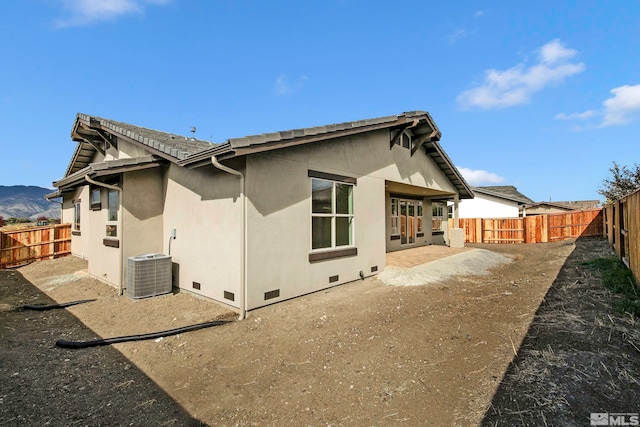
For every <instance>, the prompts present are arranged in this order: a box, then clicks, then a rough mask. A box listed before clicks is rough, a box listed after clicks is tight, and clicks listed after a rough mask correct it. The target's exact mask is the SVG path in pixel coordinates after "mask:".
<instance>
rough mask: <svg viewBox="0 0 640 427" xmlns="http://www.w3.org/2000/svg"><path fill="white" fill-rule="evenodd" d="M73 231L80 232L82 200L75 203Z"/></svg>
mask: <svg viewBox="0 0 640 427" xmlns="http://www.w3.org/2000/svg"><path fill="white" fill-rule="evenodd" d="M73 230H74V231H80V200H78V201H75V202H73Z"/></svg>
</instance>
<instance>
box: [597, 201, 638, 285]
mask: <svg viewBox="0 0 640 427" xmlns="http://www.w3.org/2000/svg"><path fill="white" fill-rule="evenodd" d="M604 229H605V235H606V236H607V239H608V240H609V244H610V245H611V247H613V249H614V250H615V252H616V254H617V255H618V256H619V257H620V259H622V261H623V262H624V263H625V264H626V265H627V267H629V268H630V269H631V271H633V275H634V276H635V278H636V282H637V283H640V190H637V191H636V192H635V193H632V194H630V195H628V196H627V197H624V198H622V199H620V200H618V201H616V202H614V203H611V204H608V205H607V206H605V207H604Z"/></svg>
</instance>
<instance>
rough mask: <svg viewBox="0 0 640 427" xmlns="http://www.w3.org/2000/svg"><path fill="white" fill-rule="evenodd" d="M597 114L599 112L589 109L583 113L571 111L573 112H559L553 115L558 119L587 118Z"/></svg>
mask: <svg viewBox="0 0 640 427" xmlns="http://www.w3.org/2000/svg"><path fill="white" fill-rule="evenodd" d="M597 114H598V113H597V112H595V111H593V110H587V111H584V112H582V113H571V114H565V113H558V114H556V115H555V116H553V118H554V119H556V120H587V119H590V118H592V117H594V116H595V115H597Z"/></svg>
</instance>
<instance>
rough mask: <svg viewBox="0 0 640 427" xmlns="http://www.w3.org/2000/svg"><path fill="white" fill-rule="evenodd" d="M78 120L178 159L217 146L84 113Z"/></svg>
mask: <svg viewBox="0 0 640 427" xmlns="http://www.w3.org/2000/svg"><path fill="white" fill-rule="evenodd" d="M78 120H81V121H83V122H85V123H86V124H91V123H92V122H93V123H99V124H100V125H101V127H102V128H104V129H110V130H112V131H114V132H116V133H117V134H120V135H122V136H125V137H127V138H131V139H133V140H134V141H138V142H140V143H142V144H144V145H147V146H149V147H151V148H153V149H155V150H158V151H160V152H163V153H165V154H168V155H170V156H171V157H175V158H176V159H185V158H187V157H188V156H189V155H191V154H193V153H197V152H198V151H202V150H206V149H207V148H211V146H215V145H217V144H213V143H210V142H207V141H203V140H200V139H195V138H188V137H186V136H181V135H176V134H172V133H167V132H161V131H157V130H153V129H148V128H144V127H140V126H135V125H130V124H128V123H122V122H117V121H114V120H108V119H103V118H101V117H95V116H89V115H87V114H82V113H79V114H78Z"/></svg>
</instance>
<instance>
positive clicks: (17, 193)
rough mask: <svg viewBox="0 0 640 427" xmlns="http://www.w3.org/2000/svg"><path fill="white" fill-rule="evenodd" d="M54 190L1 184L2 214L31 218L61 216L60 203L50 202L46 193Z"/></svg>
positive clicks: (0, 210) (5, 217)
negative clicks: (46, 197)
mask: <svg viewBox="0 0 640 427" xmlns="http://www.w3.org/2000/svg"><path fill="white" fill-rule="evenodd" d="M53 191H54V190H50V189H48V188H42V187H35V186H25V185H11V186H5V185H0V216H3V217H4V219H7V218H11V217H15V218H31V219H36V218H38V217H39V216H46V217H47V218H60V204H59V203H56V202H49V201H48V200H46V199H45V198H44V195H45V194H49V193H52V192H53Z"/></svg>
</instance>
